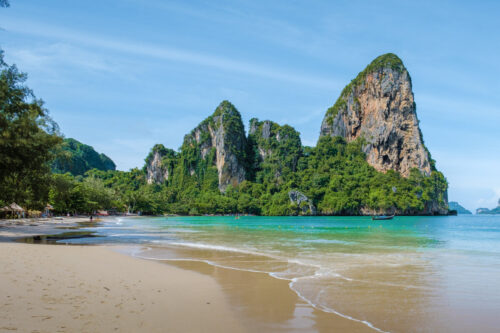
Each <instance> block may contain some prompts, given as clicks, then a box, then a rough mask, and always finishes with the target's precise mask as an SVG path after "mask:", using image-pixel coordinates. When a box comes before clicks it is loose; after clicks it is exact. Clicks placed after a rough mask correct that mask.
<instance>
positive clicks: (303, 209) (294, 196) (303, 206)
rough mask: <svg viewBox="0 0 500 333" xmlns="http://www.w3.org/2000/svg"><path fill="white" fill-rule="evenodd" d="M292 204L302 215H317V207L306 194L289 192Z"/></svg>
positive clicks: (294, 191)
mask: <svg viewBox="0 0 500 333" xmlns="http://www.w3.org/2000/svg"><path fill="white" fill-rule="evenodd" d="M288 197H289V198H290V202H291V203H292V204H294V205H296V206H297V207H299V209H300V213H301V215H316V207H315V206H314V205H313V203H312V201H311V200H310V199H309V198H308V197H306V196H305V195H304V193H302V192H300V191H296V190H292V191H290V192H288Z"/></svg>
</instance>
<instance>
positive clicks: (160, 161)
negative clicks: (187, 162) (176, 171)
mask: <svg viewBox="0 0 500 333" xmlns="http://www.w3.org/2000/svg"><path fill="white" fill-rule="evenodd" d="M175 155H176V153H175V151H173V150H172V149H168V148H165V147H164V146H163V145H162V144H157V145H155V146H154V147H153V149H151V152H150V153H149V155H148V157H146V165H145V169H146V181H147V183H148V184H163V183H165V182H166V181H168V180H169V179H170V176H171V174H172V169H173V163H172V162H173V161H172V159H174V158H175Z"/></svg>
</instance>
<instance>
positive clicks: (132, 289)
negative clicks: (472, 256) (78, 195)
mask: <svg viewBox="0 0 500 333" xmlns="http://www.w3.org/2000/svg"><path fill="white" fill-rule="evenodd" d="M65 222H66V223H64V225H61V223H62V222H61V221H60V220H56V221H54V220H52V221H51V222H49V223H46V224H40V225H38V226H29V225H26V224H17V225H14V226H11V225H8V226H4V227H2V228H0V237H1V238H2V240H4V241H3V242H0V265H1V267H2V270H1V271H0V332H113V331H117V332H255V331H260V332H290V331H292V332H331V331H332V330H335V331H349V332H371V331H373V330H372V329H370V328H368V327H367V326H365V325H364V324H362V323H359V322H354V321H351V320H348V319H345V318H342V317H340V316H337V315H335V314H331V313H325V312H322V311H319V310H317V309H315V308H313V307H312V306H311V305H310V304H308V303H307V302H306V301H304V300H302V299H301V298H300V297H299V296H298V295H297V294H295V293H294V292H293V291H292V290H291V289H290V288H289V287H288V283H287V281H284V280H278V279H275V278H272V277H270V276H269V275H267V274H263V273H252V272H243V271H237V270H232V269H224V268H219V267H213V266H210V265H208V264H205V263H203V262H196V261H151V260H145V259H139V258H134V257H132V256H130V255H127V254H124V253H123V252H124V248H122V247H119V246H78V245H45V244H44V245H41V244H23V243H18V242H13V241H12V240H13V239H16V238H19V237H20V236H29V235H33V234H42V233H45V234H47V233H50V232H64V231H67V230H66V228H70V227H71V225H73V224H76V222H82V221H76V220H73V221H69V220H67V221H65ZM61 226H62V227H63V228H62V229H61V228H60V227H61ZM42 231H43V232H42ZM125 252H126V251H125Z"/></svg>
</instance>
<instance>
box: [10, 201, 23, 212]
mask: <svg viewBox="0 0 500 333" xmlns="http://www.w3.org/2000/svg"><path fill="white" fill-rule="evenodd" d="M10 211H11V212H20V213H22V212H24V208H23V207H21V206H19V205H18V204H16V203H15V202H13V203H11V204H10Z"/></svg>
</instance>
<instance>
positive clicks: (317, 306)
mask: <svg viewBox="0 0 500 333" xmlns="http://www.w3.org/2000/svg"><path fill="white" fill-rule="evenodd" d="M165 244H168V245H173V246H185V247H190V248H198V249H208V250H215V251H224V252H236V253H244V254H250V255H258V256H266V257H270V258H272V259H279V260H280V261H286V262H289V263H294V264H297V265H303V266H308V267H315V268H317V270H316V271H315V272H314V274H312V275H307V276H302V277H293V278H287V277H284V276H283V274H286V272H270V271H266V270H259V269H251V268H240V267H234V266H229V265H224V264H220V263H217V262H215V261H212V260H207V259H199V258H158V257H152V256H147V255H144V254H145V253H147V252H149V251H151V250H153V248H151V247H147V248H143V250H142V251H136V252H134V253H131V255H132V256H134V257H136V258H140V259H146V260H155V261H191V262H203V263H206V264H208V265H211V266H214V267H219V268H223V269H231V270H237V271H244V272H252V273H263V274H268V275H269V276H271V277H272V278H276V279H279V280H286V281H289V284H288V286H289V288H290V289H291V290H292V291H293V292H295V293H296V294H297V296H298V297H300V298H301V299H302V300H304V301H305V302H306V303H308V304H309V305H310V306H312V307H314V308H315V309H318V310H320V311H323V312H327V313H332V314H335V315H338V316H340V317H342V318H345V319H348V320H351V321H355V322H359V323H361V324H363V325H365V326H367V327H369V328H371V329H373V330H375V331H377V332H381V333H389V332H387V331H384V330H382V329H380V328H378V327H376V326H375V325H373V324H372V323H371V322H369V321H366V320H362V319H357V318H354V317H352V316H349V315H347V314H344V313H341V312H339V311H337V310H335V309H333V308H330V307H327V306H324V305H322V304H316V303H315V302H313V301H312V300H311V299H309V298H308V297H306V296H304V295H303V294H302V293H301V292H300V291H299V290H298V289H297V288H295V287H294V284H295V283H296V282H297V281H300V280H303V279H315V278H321V277H325V276H328V277H334V278H340V279H344V280H347V281H353V279H351V278H349V277H346V276H343V275H341V274H338V273H334V272H332V271H324V270H323V269H321V267H320V266H319V265H316V264H311V263H304V262H302V261H300V260H297V259H284V258H276V257H274V256H271V255H268V254H264V253H261V252H258V251H253V250H244V249H238V248H234V247H228V246H223V245H211V244H203V243H181V242H168V243H165Z"/></svg>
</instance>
